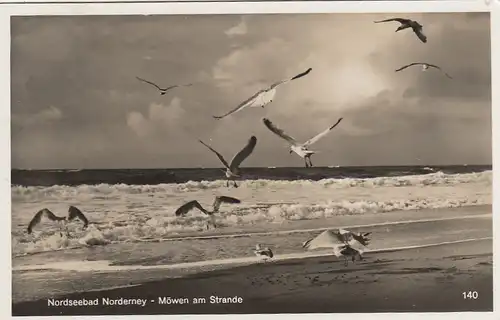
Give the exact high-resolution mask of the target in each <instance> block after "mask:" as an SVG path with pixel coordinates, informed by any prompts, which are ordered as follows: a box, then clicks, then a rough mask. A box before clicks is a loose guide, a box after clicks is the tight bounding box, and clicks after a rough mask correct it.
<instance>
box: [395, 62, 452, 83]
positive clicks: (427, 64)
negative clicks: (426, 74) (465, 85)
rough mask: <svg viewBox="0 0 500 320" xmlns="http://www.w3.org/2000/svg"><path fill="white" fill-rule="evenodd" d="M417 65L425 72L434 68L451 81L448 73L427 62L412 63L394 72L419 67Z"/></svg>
mask: <svg viewBox="0 0 500 320" xmlns="http://www.w3.org/2000/svg"><path fill="white" fill-rule="evenodd" d="M419 65H421V66H422V71H427V70H429V68H435V69H438V70H439V71H441V72H442V73H444V75H445V76H447V77H448V78H450V79H452V78H451V76H450V75H449V74H448V73H446V72H445V71H444V70H443V69H441V68H440V67H439V66H436V65H435V64H430V63H427V62H413V63H410V64H407V65H406V66H402V67H401V68H399V69H396V72H398V71H401V70H404V69H406V68H409V67H412V66H419Z"/></svg>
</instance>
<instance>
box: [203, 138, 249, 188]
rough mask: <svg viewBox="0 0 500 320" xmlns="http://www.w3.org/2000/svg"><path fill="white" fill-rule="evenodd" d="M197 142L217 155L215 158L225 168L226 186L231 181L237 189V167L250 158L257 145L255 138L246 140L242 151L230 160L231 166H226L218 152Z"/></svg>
mask: <svg viewBox="0 0 500 320" xmlns="http://www.w3.org/2000/svg"><path fill="white" fill-rule="evenodd" d="M198 141H199V142H201V143H202V144H203V145H204V146H205V147H207V148H208V149H209V150H210V151H212V152H213V153H215V155H217V158H219V160H220V162H222V164H223V165H224V167H226V171H225V174H226V178H227V184H226V185H227V186H228V187H229V180H232V181H233V186H234V187H236V188H237V187H238V185H237V184H236V181H235V179H236V178H239V177H240V168H239V167H240V165H241V163H242V162H243V161H244V160H245V159H246V158H248V157H249V156H250V154H252V152H253V150H254V148H255V145H256V144H257V138H256V137H255V136H251V137H250V139H249V140H248V142H247V144H246V146H245V147H243V149H241V150H240V152H238V153H237V154H236V155H235V156H234V157H233V159H232V160H231V164H228V163H227V161H226V159H224V157H223V156H222V155H221V154H220V153H219V152H217V151H216V150H215V149H213V148H212V147H210V146H209V145H208V144H206V143H205V142H203V141H201V140H198Z"/></svg>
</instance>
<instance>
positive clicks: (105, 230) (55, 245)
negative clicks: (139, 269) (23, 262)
mask: <svg viewBox="0 0 500 320" xmlns="http://www.w3.org/2000/svg"><path fill="white" fill-rule="evenodd" d="M487 203H489V200H488V199H487V198H486V197H483V198H479V199H471V198H469V197H464V198H461V199H460V198H457V199H451V200H450V199H443V198H425V199H408V200H398V201H329V202H325V203H323V204H316V205H301V204H282V205H279V204H278V205H271V206H268V207H258V208H253V207H247V208H237V210H232V211H230V212H228V211H226V212H220V213H219V214H218V216H217V220H216V222H217V225H218V227H219V228H224V227H240V228H242V227H248V226H253V225H260V224H269V223H278V224H279V223H282V222H285V221H294V220H311V219H322V218H331V217H335V216H341V215H363V214H367V213H381V212H390V211H396V210H403V211H405V210H416V209H428V208H454V207H461V206H469V205H481V204H487ZM151 215H152V216H150V217H147V216H143V215H142V216H141V217H140V218H139V217H134V216H131V217H130V219H128V220H125V221H109V222H104V223H99V224H91V225H90V226H89V228H88V229H87V230H81V226H80V225H77V224H73V225H70V226H69V229H68V230H69V231H70V235H71V236H70V237H68V236H67V235H66V234H65V233H60V232H59V230H58V229H56V228H53V227H51V228H47V229H42V230H41V231H38V232H35V234H34V235H27V234H25V233H24V230H17V231H16V232H15V234H14V237H13V240H12V247H13V254H14V255H24V254H33V253H38V252H44V251H54V250H61V249H68V248H78V247H84V246H96V245H107V244H113V243H124V242H143V241H160V240H161V239H164V238H165V237H168V236H175V235H180V236H181V235H182V234H183V233H187V232H200V231H203V230H205V228H206V221H207V217H206V216H204V215H202V214H201V213H200V214H198V213H196V212H194V213H193V214H192V215H190V216H187V217H183V218H177V217H175V216H160V215H154V212H153V213H152V214H151Z"/></svg>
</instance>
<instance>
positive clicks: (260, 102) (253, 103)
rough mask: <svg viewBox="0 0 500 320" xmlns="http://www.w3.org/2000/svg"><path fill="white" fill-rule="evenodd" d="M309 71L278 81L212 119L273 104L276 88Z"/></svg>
mask: <svg viewBox="0 0 500 320" xmlns="http://www.w3.org/2000/svg"><path fill="white" fill-rule="evenodd" d="M311 70H312V68H309V69H307V70H306V71H304V72H302V73H300V74H298V75H296V76H295V77H293V78H290V79H285V80H282V81H278V82H276V83H274V84H272V85H271V86H270V87H269V88H267V89H263V90H260V91H259V92H257V93H256V94H254V95H253V96H252V97H250V98H248V99H247V100H245V101H243V102H242V103H240V105H239V106H237V107H236V108H234V109H233V110H231V111H229V112H227V113H226V114H223V115H221V116H213V117H214V118H215V119H222V118H224V117H226V116H228V115H230V114H232V113H235V112H238V111H241V110H243V109H245V108H246V107H256V108H258V107H262V108H264V107H265V106H266V105H268V104H269V103H271V102H273V99H274V96H275V95H276V89H277V88H278V86H280V85H282V84H284V83H287V82H289V81H292V80H295V79H299V78H302V77H304V76H306V75H307V74H308V73H309V72H311Z"/></svg>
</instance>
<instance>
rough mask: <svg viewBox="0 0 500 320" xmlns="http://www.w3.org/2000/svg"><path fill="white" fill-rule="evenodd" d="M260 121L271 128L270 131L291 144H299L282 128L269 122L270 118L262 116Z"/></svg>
mask: <svg viewBox="0 0 500 320" xmlns="http://www.w3.org/2000/svg"><path fill="white" fill-rule="evenodd" d="M262 122H264V125H265V126H266V127H267V128H268V129H269V130H271V132H273V133H274V134H276V135H277V136H279V137H281V138H282V139H285V140H286V141H288V143H290V144H291V145H293V146H296V145H298V144H299V143H298V142H297V141H296V140H295V139H294V138H292V137H290V136H289V135H287V134H286V133H285V132H284V131H283V130H281V129H280V128H278V127H277V126H275V125H274V123H272V122H271V120H269V119H267V118H264V119H262Z"/></svg>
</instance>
